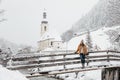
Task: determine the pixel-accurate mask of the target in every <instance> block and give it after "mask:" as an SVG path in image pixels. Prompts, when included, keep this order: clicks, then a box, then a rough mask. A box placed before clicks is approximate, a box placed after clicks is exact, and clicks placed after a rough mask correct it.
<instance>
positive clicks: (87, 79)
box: [49, 26, 120, 80]
mask: <svg viewBox="0 0 120 80" xmlns="http://www.w3.org/2000/svg"><path fill="white" fill-rule="evenodd" d="M117 28H119V26H116V27H111V28H106V27H102V28H101V29H99V30H97V31H93V32H91V33H90V35H91V39H92V44H93V48H94V50H96V49H95V46H96V45H97V47H98V49H99V50H108V49H109V48H110V46H112V45H111V43H110V41H109V36H108V35H107V34H106V32H107V31H108V30H115V29H117ZM85 39H86V34H85V35H82V36H77V37H74V38H73V39H71V40H70V41H69V42H67V45H66V48H67V49H68V50H76V49H77V47H78V45H79V43H80V41H81V40H84V41H85ZM49 50H51V49H49ZM102 54H106V53H102ZM102 54H100V53H99V54H90V55H102ZM78 56H79V55H78ZM66 57H70V56H66ZM112 63H114V64H116V63H117V64H120V63H118V62H106V61H104V62H96V63H90V64H89V65H98V64H99V65H103V64H106V65H110V64H112ZM74 66H80V65H68V66H67V67H69V68H70V67H74ZM57 68H59V67H57ZM55 69H56V67H55ZM96 74H97V75H96ZM57 76H59V77H61V78H64V80H101V70H94V71H85V72H79V73H78V77H77V78H76V74H75V73H67V74H62V75H61V74H60V75H57Z"/></svg>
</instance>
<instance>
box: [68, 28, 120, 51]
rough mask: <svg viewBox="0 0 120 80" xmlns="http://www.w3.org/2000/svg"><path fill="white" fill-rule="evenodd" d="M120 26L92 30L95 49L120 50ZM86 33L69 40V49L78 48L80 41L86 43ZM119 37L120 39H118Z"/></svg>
mask: <svg viewBox="0 0 120 80" xmlns="http://www.w3.org/2000/svg"><path fill="white" fill-rule="evenodd" d="M119 30H120V26H115V27H102V28H100V29H98V30H96V31H93V32H90V37H91V41H92V45H93V50H94V51H95V50H108V49H112V50H119V49H120V42H119V41H120V33H119ZM86 36H87V35H86V34H84V35H81V36H79V35H78V36H77V35H76V37H74V38H72V39H71V40H69V42H68V45H67V46H68V47H67V48H68V50H76V49H77V47H78V45H79V43H80V41H81V40H84V42H85V43H86ZM117 39H119V40H117Z"/></svg>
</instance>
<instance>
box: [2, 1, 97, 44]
mask: <svg viewBox="0 0 120 80" xmlns="http://www.w3.org/2000/svg"><path fill="white" fill-rule="evenodd" d="M97 2H98V0H2V3H1V4H0V9H5V13H4V15H3V17H4V18H6V19H7V21H4V22H2V23H0V38H5V39H7V40H9V41H11V42H14V43H17V44H28V45H37V41H39V38H40V23H41V21H42V13H43V10H44V8H45V9H46V11H47V18H48V22H49V28H51V29H56V30H57V31H58V32H59V33H62V32H64V31H65V30H67V29H69V28H70V27H71V26H72V25H73V24H75V22H76V21H78V20H79V19H80V17H81V16H83V15H85V14H86V13H87V12H88V11H89V10H90V9H91V8H92V7H93V6H94V5H95V4H96V3H97ZM1 16H2V15H0V18H1Z"/></svg>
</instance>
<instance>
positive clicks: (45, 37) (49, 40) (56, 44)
mask: <svg viewBox="0 0 120 80" xmlns="http://www.w3.org/2000/svg"><path fill="white" fill-rule="evenodd" d="M40 28H41V29H40V30H41V31H40V41H38V51H42V50H44V49H46V48H53V49H55V50H58V49H63V42H62V40H61V38H60V35H58V34H57V32H56V31H55V30H52V31H50V30H49V26H48V21H47V14H46V12H45V11H44V12H43V20H42V21H41V26H40Z"/></svg>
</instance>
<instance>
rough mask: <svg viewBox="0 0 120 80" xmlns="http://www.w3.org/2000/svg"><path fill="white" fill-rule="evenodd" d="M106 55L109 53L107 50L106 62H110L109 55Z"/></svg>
mask: <svg viewBox="0 0 120 80" xmlns="http://www.w3.org/2000/svg"><path fill="white" fill-rule="evenodd" d="M108 53H109V50H108V51H107V62H109V61H110V60H109V59H110V58H109V54H108Z"/></svg>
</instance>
